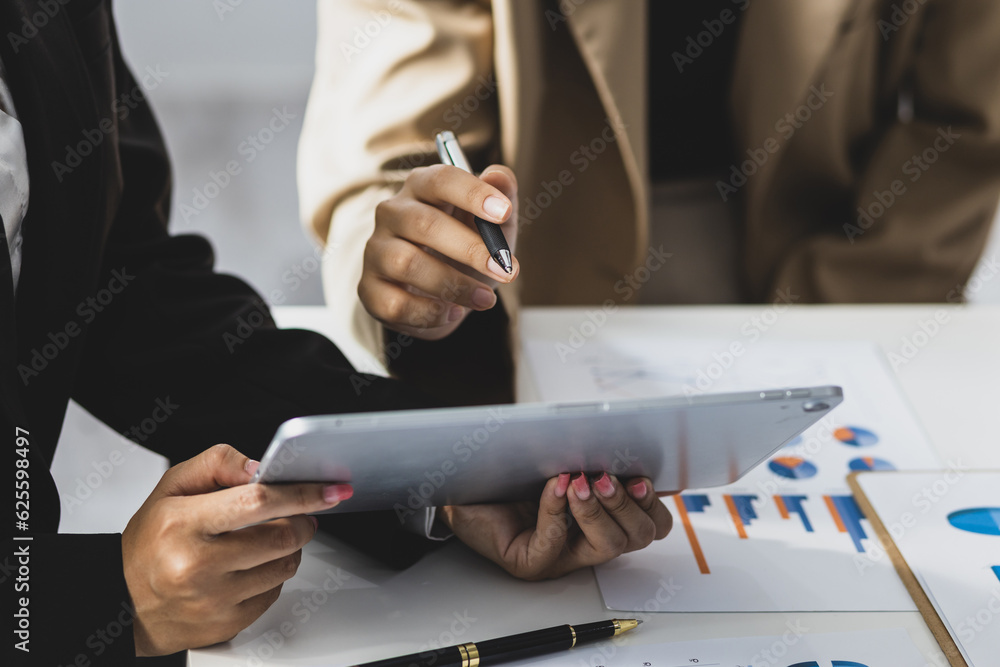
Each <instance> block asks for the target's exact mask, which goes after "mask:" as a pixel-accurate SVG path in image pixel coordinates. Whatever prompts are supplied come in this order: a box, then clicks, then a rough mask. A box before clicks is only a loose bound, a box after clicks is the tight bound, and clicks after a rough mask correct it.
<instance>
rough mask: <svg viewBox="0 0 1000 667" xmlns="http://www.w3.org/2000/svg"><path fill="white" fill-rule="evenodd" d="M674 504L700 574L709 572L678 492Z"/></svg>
mask: <svg viewBox="0 0 1000 667" xmlns="http://www.w3.org/2000/svg"><path fill="white" fill-rule="evenodd" d="M674 504H675V505H677V516H679V517H680V518H681V524H682V525H683V526H684V532H685V533H687V537H688V542H690V543H691V551H692V553H694V560H695V562H696V563H698V571H699V572H701V573H702V574H711V572H710V571H709V569H708V562H707V561H706V560H705V554H704V553H703V552H702V550H701V543H700V542H698V536H697V535H695V533H694V526H692V525H691V517H689V516H688V513H687V507H685V506H684V500H683V498H681V496H680V494H677V495H676V496H674Z"/></svg>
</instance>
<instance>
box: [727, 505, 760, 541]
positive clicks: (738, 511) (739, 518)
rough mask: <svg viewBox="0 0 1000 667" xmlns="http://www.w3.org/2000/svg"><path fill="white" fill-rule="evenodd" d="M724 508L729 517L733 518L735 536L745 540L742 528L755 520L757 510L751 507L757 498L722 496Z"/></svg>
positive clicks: (744, 529) (745, 535) (744, 532)
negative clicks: (724, 503)
mask: <svg viewBox="0 0 1000 667" xmlns="http://www.w3.org/2000/svg"><path fill="white" fill-rule="evenodd" d="M722 497H723V498H724V499H725V501H726V507H727V508H728V509H729V516H731V517H732V518H733V525H734V526H735V527H736V534H737V535H739V536H740V539H741V540H745V539H747V531H746V528H744V526H749V525H750V523H751V522H752V521H753V520H754V519H756V518H757V510H755V509H754V507H753V501H755V500H757V496H742V495H732V496H730V495H724V496H722Z"/></svg>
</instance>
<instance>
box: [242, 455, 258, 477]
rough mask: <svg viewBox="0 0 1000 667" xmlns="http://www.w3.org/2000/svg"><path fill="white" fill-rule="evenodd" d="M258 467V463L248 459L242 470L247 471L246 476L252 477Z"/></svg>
mask: <svg viewBox="0 0 1000 667" xmlns="http://www.w3.org/2000/svg"><path fill="white" fill-rule="evenodd" d="M259 467H260V461H254V460H253V459H248V460H247V462H246V463H245V464H244V465H243V469H244V470H246V471H247V474H248V475H250V476H253V474H254V473H255V472H257V468H259Z"/></svg>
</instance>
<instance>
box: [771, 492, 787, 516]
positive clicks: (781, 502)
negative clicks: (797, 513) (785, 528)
mask: <svg viewBox="0 0 1000 667" xmlns="http://www.w3.org/2000/svg"><path fill="white" fill-rule="evenodd" d="M774 506H775V507H777V508H778V514H780V515H781V518H782V519H787V518H788V508H787V507H786V506H785V499H784V498H782V497H781V496H775V497H774Z"/></svg>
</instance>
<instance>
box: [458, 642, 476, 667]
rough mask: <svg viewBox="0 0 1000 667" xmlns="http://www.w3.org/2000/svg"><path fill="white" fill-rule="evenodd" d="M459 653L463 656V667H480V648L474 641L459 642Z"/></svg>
mask: <svg viewBox="0 0 1000 667" xmlns="http://www.w3.org/2000/svg"><path fill="white" fill-rule="evenodd" d="M458 654H459V655H460V656H462V667H479V648H478V647H476V645H475V644H473V643H472V642H469V643H468V644H459V645H458Z"/></svg>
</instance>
